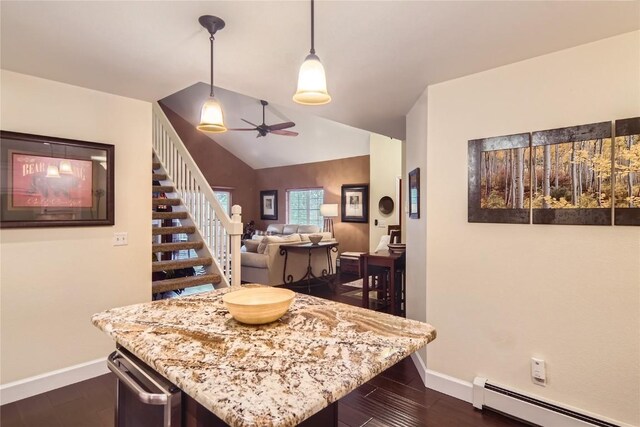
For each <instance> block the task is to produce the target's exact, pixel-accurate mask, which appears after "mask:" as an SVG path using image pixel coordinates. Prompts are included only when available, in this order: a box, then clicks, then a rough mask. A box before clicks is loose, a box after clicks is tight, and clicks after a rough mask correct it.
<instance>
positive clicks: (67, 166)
mask: <svg viewBox="0 0 640 427" xmlns="http://www.w3.org/2000/svg"><path fill="white" fill-rule="evenodd" d="M64 157H65V160H60V164H59V165H58V171H59V172H60V173H61V174H64V175H71V174H72V173H73V170H72V169H71V162H70V161H69V160H67V147H66V146H65V147H64Z"/></svg>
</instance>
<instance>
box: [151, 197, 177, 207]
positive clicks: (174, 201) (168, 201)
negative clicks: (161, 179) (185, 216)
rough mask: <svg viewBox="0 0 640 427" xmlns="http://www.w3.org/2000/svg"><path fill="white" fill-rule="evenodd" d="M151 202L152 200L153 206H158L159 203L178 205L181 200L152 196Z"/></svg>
mask: <svg viewBox="0 0 640 427" xmlns="http://www.w3.org/2000/svg"><path fill="white" fill-rule="evenodd" d="M151 202H152V205H153V206H160V205H165V206H178V205H180V204H182V201H181V200H180V199H163V198H154V199H151Z"/></svg>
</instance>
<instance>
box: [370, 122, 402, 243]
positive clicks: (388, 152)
mask: <svg viewBox="0 0 640 427" xmlns="http://www.w3.org/2000/svg"><path fill="white" fill-rule="evenodd" d="M369 159H370V160H369V161H370V165H371V168H370V170H369V174H370V178H369V250H370V251H374V250H375V249H376V247H377V246H378V243H379V242H380V238H381V237H382V236H384V235H385V234H388V229H387V226H389V225H397V224H398V221H399V216H398V215H399V212H400V210H401V207H400V206H399V205H398V194H396V193H397V179H398V178H399V177H401V176H402V141H400V140H399V139H393V138H389V137H388V136H383V135H379V134H377V133H372V134H371V137H370V140H369ZM384 196H389V197H391V198H392V199H393V203H394V209H393V212H391V213H390V214H388V215H384V214H382V213H381V212H380V210H379V209H378V202H379V201H380V199H381V198H382V197H384ZM376 219H377V220H378V225H377V226H376V225H375V220H376Z"/></svg>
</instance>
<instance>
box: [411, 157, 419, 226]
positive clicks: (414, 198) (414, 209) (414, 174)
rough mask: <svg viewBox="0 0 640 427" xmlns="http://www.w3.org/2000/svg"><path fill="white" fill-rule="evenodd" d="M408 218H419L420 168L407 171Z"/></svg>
mask: <svg viewBox="0 0 640 427" xmlns="http://www.w3.org/2000/svg"><path fill="white" fill-rule="evenodd" d="M409 218H413V219H418V218H420V168H415V169H414V170H412V171H411V172H409Z"/></svg>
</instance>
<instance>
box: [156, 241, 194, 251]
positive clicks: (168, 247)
mask: <svg viewBox="0 0 640 427" xmlns="http://www.w3.org/2000/svg"><path fill="white" fill-rule="evenodd" d="M203 246H204V243H203V242H202V241H197V242H168V243H154V244H153V246H152V247H151V252H152V253H156V252H173V251H181V250H186V249H201V248H202V247H203Z"/></svg>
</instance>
